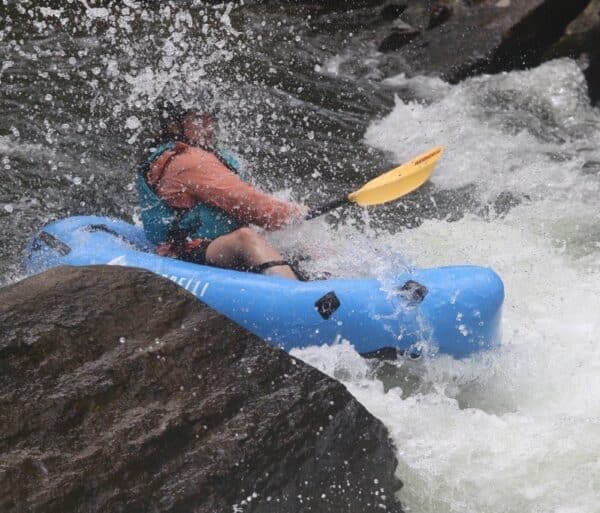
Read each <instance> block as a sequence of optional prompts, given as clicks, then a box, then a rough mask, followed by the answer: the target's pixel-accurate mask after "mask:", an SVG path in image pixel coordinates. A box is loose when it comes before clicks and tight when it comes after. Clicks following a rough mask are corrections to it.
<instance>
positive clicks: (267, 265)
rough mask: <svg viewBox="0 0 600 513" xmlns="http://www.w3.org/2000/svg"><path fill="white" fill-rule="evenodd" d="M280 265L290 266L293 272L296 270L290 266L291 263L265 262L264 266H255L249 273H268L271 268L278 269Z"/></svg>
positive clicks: (249, 269)
mask: <svg viewBox="0 0 600 513" xmlns="http://www.w3.org/2000/svg"><path fill="white" fill-rule="evenodd" d="M280 265H288V266H289V267H290V269H292V271H293V270H294V268H293V267H292V266H291V265H290V263H289V262H287V261H285V260H271V261H270V262H263V263H262V264H258V265H253V266H252V267H249V268H248V272H249V273H262V272H263V271H266V270H267V269H270V268H271V267H278V266H280Z"/></svg>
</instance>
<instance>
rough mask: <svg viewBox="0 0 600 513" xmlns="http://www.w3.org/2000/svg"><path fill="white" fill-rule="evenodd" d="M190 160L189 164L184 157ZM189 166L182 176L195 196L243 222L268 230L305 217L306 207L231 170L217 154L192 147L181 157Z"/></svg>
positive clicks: (179, 157) (189, 191)
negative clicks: (253, 185)
mask: <svg viewBox="0 0 600 513" xmlns="http://www.w3.org/2000/svg"><path fill="white" fill-rule="evenodd" d="M184 159H185V160H187V161H188V162H187V164H188V165H185V164H186V162H185V161H184ZM177 160H178V161H179V162H178V164H179V165H184V167H185V170H184V171H182V172H181V173H179V179H180V180H182V181H183V182H184V183H185V186H186V189H187V191H186V192H188V193H189V194H191V195H192V196H193V197H194V198H195V199H197V200H199V201H201V202H203V203H207V204H209V205H212V206H215V207H218V208H220V209H222V210H224V211H225V212H227V213H228V214H230V215H232V216H233V217H235V218H236V219H238V220H240V221H241V222H242V223H247V224H250V223H251V224H256V225H258V226H262V227H263V228H266V229H267V230H276V229H278V228H281V227H283V226H285V225H286V224H288V223H290V222H292V221H294V220H297V219H302V218H303V217H304V215H305V213H306V209H305V208H304V207H303V206H302V205H299V204H295V203H288V202H286V201H282V200H279V199H277V198H274V197H273V196H270V195H268V194H265V193H263V192H260V191H258V190H256V189H255V188H254V187H252V186H251V185H249V184H248V183H246V182H244V181H243V180H242V179H241V178H240V177H239V176H238V175H236V174H235V173H233V172H232V171H230V170H229V169H228V168H227V167H226V166H224V165H223V163H221V161H219V159H217V158H216V157H215V156H214V155H213V154H211V153H208V152H205V151H202V150H198V149H196V148H190V151H189V152H186V154H184V155H180V156H178V157H177Z"/></svg>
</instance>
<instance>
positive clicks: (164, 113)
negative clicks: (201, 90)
mask: <svg viewBox="0 0 600 513" xmlns="http://www.w3.org/2000/svg"><path fill="white" fill-rule="evenodd" d="M156 106H157V111H158V118H159V122H160V135H159V139H160V140H162V141H164V140H168V139H170V138H172V137H173V134H172V132H171V125H172V124H173V123H178V124H179V125H180V126H181V124H182V122H183V120H184V119H185V117H186V116H187V115H188V114H191V113H193V112H198V110H197V109H194V108H188V107H184V106H183V105H182V104H181V103H174V102H172V101H171V100H164V99H160V100H159V101H158V102H157V104H156Z"/></svg>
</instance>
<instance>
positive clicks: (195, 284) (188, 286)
mask: <svg viewBox="0 0 600 513" xmlns="http://www.w3.org/2000/svg"><path fill="white" fill-rule="evenodd" d="M162 277H163V278H167V279H169V280H171V281H172V282H175V283H176V284H177V285H179V286H180V287H183V288H184V289H185V290H187V291H188V292H191V293H192V294H194V295H195V296H198V297H203V296H204V294H206V291H207V290H208V286H209V285H210V283H208V282H205V283H203V282H202V281H201V280H194V278H188V279H187V282H186V278H185V277H181V276H175V275H174V274H163V275H162ZM200 285H202V288H201V289H200V294H198V293H197V292H198V289H199V288H200Z"/></svg>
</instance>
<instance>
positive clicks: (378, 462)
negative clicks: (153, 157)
mask: <svg viewBox="0 0 600 513" xmlns="http://www.w3.org/2000/svg"><path fill="white" fill-rule="evenodd" d="M395 468H396V459H395V456H394V449H393V447H392V445H391V443H390V440H389V438H388V434H387V432H386V429H385V428H384V427H383V425H382V424H381V423H380V422H379V421H378V420H376V419H374V418H373V417H372V416H371V415H370V414H369V413H368V412H367V411H366V410H365V408H363V407H362V406H361V405H360V404H359V403H358V402H357V401H356V400H355V399H353V398H352V396H350V394H349V393H348V392H347V390H346V389H345V388H344V386H342V385H341V384H340V383H338V382H336V381H334V380H332V379H330V378H328V377H327V376H325V375H323V374H322V373H320V372H319V371H317V370H315V369H314V368H312V367H310V366H308V365H305V364H303V363H302V362H300V361H297V360H295V359H294V358H292V357H290V356H289V355H288V354H287V353H284V352H282V351H280V350H278V349H274V348H273V347H271V346H269V345H267V344H265V343H263V342H262V341H261V340H259V339H257V338H256V337H254V336H253V335H251V334H249V333H248V332H246V331H245V330H244V329H242V328H240V327H238V326H236V325H235V324H233V323H232V322H230V321H228V320H227V319H226V318H224V317H222V316H221V315H219V314H217V313H216V312H214V311H213V310H211V309H209V308H208V307H206V306H203V305H202V304H201V303H200V302H198V301H197V300H196V299H195V298H194V297H193V296H191V295H189V294H188V293H186V292H185V291H183V290H182V289H180V288H178V287H176V286H175V285H174V284H173V283H171V282H169V281H167V280H164V279H162V278H160V277H158V276H155V275H153V274H150V273H148V272H146V271H141V270H136V269H126V268H119V267H89V268H66V267H65V268H58V269H55V270H51V271H49V272H46V273H44V274H41V275H38V276H34V277H32V278H29V279H26V280H24V281H22V282H19V283H16V284H13V285H11V286H8V287H5V288H3V289H0V511H2V512H6V513H10V512H15V513H17V512H18V513H23V512H40V513H42V512H43V513H53V512H56V513H59V512H60V513H69V512H75V511H85V512H96V511H97V512H110V513H118V512H127V513H136V512H140V513H150V512H207V513H208V512H212V513H214V512H221V511H222V512H232V511H244V512H275V511H277V512H282V511H285V512H296V511H297V512H300V511H302V512H304V511H323V512H325V511H344V512H367V511H378V512H379V511H382V509H381V508H382V507H384V506H385V507H386V508H387V511H396V512H399V511H401V508H400V505H399V504H398V503H397V502H395V499H394V493H395V492H396V491H397V490H398V489H399V488H400V486H401V483H400V482H399V481H398V479H397V478H396V477H395V475H394V471H395Z"/></svg>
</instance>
